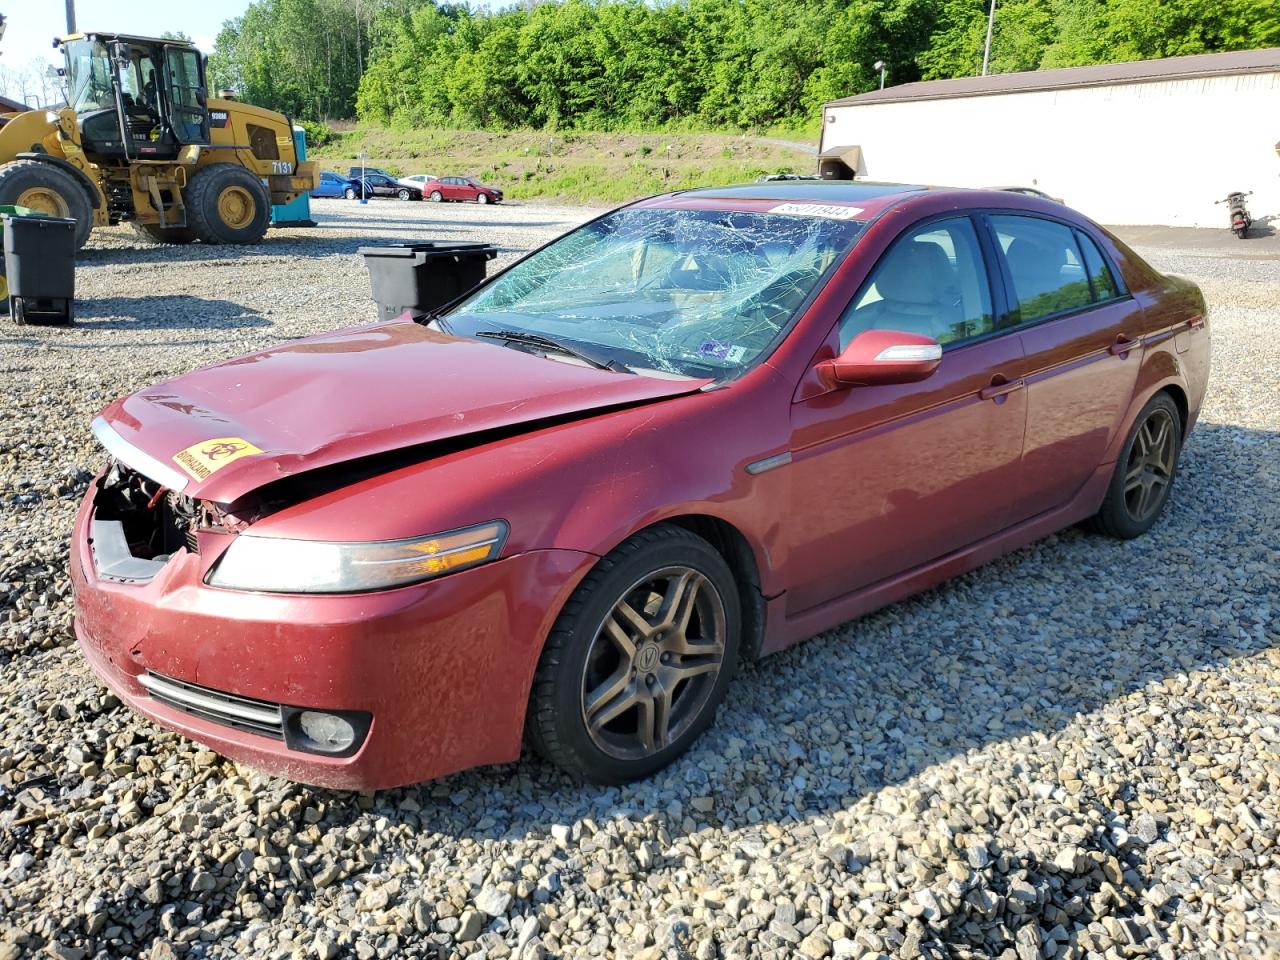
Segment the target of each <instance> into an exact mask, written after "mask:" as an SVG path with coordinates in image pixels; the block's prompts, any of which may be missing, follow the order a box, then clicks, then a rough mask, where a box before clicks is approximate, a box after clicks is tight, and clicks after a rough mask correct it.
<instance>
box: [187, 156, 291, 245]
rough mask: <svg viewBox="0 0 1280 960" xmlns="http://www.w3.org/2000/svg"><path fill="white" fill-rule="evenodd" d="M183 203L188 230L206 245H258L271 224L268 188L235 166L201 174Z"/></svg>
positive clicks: (215, 166) (194, 177)
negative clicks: (185, 208) (185, 206)
mask: <svg viewBox="0 0 1280 960" xmlns="http://www.w3.org/2000/svg"><path fill="white" fill-rule="evenodd" d="M183 199H184V201H185V202H186V205H187V225H188V229H189V230H190V231H191V233H192V235H193V236H194V237H195V238H196V239H199V240H202V241H203V242H205V243H237V244H239V243H258V242H259V241H261V240H262V238H263V236H264V235H265V234H266V232H267V226H268V224H270V222H271V194H269V193H268V192H267V188H266V185H265V184H263V182H262V181H261V180H259V179H258V178H257V177H255V176H254V175H253V174H252V173H250V172H249V171H248V170H246V169H244V167H237V166H235V165H234V164H230V163H215V164H213V165H212V166H208V167H204V168H203V169H200V170H197V171H196V172H195V173H194V174H193V175H192V177H191V181H190V182H189V183H188V184H187V190H186V193H185V195H184V197H183Z"/></svg>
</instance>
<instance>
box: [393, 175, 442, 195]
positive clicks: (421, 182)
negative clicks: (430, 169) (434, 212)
mask: <svg viewBox="0 0 1280 960" xmlns="http://www.w3.org/2000/svg"><path fill="white" fill-rule="evenodd" d="M435 179H436V178H435V177H433V176H432V175H431V174H429V173H415V174H414V175H413V176H412V177H396V183H399V184H401V185H403V186H406V187H417V188H418V189H419V190H421V191H422V193H423V195H424V196H425V195H426V192H427V191H426V186H425V184H426V183H427V182H428V181H431V180H435Z"/></svg>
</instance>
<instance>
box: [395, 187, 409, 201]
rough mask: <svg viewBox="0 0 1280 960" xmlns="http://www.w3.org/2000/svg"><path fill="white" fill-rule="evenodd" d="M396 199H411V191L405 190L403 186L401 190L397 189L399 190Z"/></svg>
mask: <svg viewBox="0 0 1280 960" xmlns="http://www.w3.org/2000/svg"><path fill="white" fill-rule="evenodd" d="M396 199H397V200H408V199H409V191H408V190H405V189H403V188H402V189H400V190H397V191H396Z"/></svg>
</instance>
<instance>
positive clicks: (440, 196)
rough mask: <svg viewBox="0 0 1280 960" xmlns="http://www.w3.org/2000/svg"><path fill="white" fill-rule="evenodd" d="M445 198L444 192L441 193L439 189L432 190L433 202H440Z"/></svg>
mask: <svg viewBox="0 0 1280 960" xmlns="http://www.w3.org/2000/svg"><path fill="white" fill-rule="evenodd" d="M443 199H444V194H443V193H441V192H440V191H439V190H432V191H431V202H432V203H439V202H440V201H441V200H443Z"/></svg>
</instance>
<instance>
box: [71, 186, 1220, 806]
mask: <svg viewBox="0 0 1280 960" xmlns="http://www.w3.org/2000/svg"><path fill="white" fill-rule="evenodd" d="M1208 371H1209V333H1208V327H1207V324H1206V319H1205V304H1204V300H1203V298H1202V297H1201V295H1200V292H1199V291H1198V290H1197V289H1196V287H1194V286H1193V285H1192V284H1190V283H1188V282H1186V281H1184V280H1180V279H1177V278H1174V277H1169V276H1164V275H1161V274H1160V273H1157V272H1156V271H1155V270H1154V269H1152V268H1151V267H1150V266H1148V265H1147V264H1146V263H1144V262H1143V261H1142V260H1141V259H1139V258H1138V257H1137V256H1135V255H1134V254H1133V253H1132V252H1131V251H1130V250H1128V249H1127V248H1126V247H1125V246H1124V245H1123V244H1121V243H1120V242H1118V241H1117V240H1116V239H1115V238H1113V237H1112V236H1111V235H1110V234H1109V233H1107V232H1106V231H1105V230H1103V229H1101V228H1099V227H1098V226H1096V225H1095V224H1093V223H1091V222H1090V221H1088V220H1086V219H1085V218H1084V217H1082V216H1080V215H1079V214H1076V213H1074V212H1072V211H1071V210H1069V209H1067V208H1065V207H1063V206H1061V205H1059V204H1055V203H1051V202H1048V201H1044V200H1039V199H1035V198H1030V197H1023V196H1018V195H1015V194H1011V193H1006V192H995V191H972V192H968V191H958V190H939V189H926V188H922V187H910V186H905V187H904V186H886V185H877V184H869V183H858V184H850V183H843V184H842V183H834V182H805V181H799V182H791V183H769V184H761V185H755V186H749V187H738V188H723V189H706V190H695V191H689V192H685V193H678V194H670V195H666V196H661V197H656V198H653V199H650V200H646V201H643V202H640V203H636V204H633V205H631V206H628V207H624V208H622V209H620V210H617V211H614V212H612V213H609V214H606V215H604V216H602V217H600V218H599V219H596V220H594V221H592V222H591V223H588V224H586V225H585V226H583V227H581V228H579V229H577V230H575V231H573V232H572V233H569V234H568V235H566V236H564V237H562V238H561V239H559V240H557V241H555V242H554V243H552V244H550V245H548V246H546V247H544V248H542V249H541V250H539V251H536V252H535V253H533V254H532V255H530V256H528V257H526V258H525V259H524V260H522V261H520V262H519V263H517V264H516V265H515V266H513V267H510V268H509V269H507V270H506V271H505V272H502V273H500V274H498V275H497V276H495V277H493V278H490V279H489V280H488V281H486V282H485V283H484V284H483V285H482V286H481V287H479V288H478V289H477V290H476V291H474V292H473V293H471V294H470V295H468V296H467V297H466V298H465V299H463V300H461V301H460V302H457V303H456V304H455V305H453V306H452V307H450V308H448V309H446V310H445V311H443V312H441V313H439V314H436V315H434V316H430V317H425V318H422V319H421V321H419V322H414V321H411V320H409V319H407V318H406V319H400V320H397V321H393V322H390V323H382V324H375V325H373V326H368V327H361V328H358V329H347V330H340V331H337V332H334V333H330V334H327V335H323V336H318V337H312V338H310V339H306V340H301V341H297V342H291V343H287V344H284V345H282V346H279V347H277V348H275V349H271V350H266V351H263V352H261V353H255V354H250V355H248V356H245V357H241V358H239V359H235V360H230V361H227V362H225V363H221V364H218V365H216V366H213V367H209V368H207V369H204V370H199V371H196V372H194V373H190V374H186V375H184V376H180V377H178V378H176V379H173V380H170V381H168V382H165V383H162V384H159V385H157V386H155V387H150V388H147V389H144V390H141V391H139V392H138V393H135V394H133V395H132V396H129V397H126V398H124V399H122V400H117V401H115V402H114V403H112V404H110V405H109V406H108V407H106V409H104V410H103V411H102V413H101V415H100V416H99V418H98V419H97V420H95V421H94V432H95V433H96V434H97V436H98V438H99V439H100V440H101V441H102V443H103V445H104V446H105V447H106V449H107V451H108V452H109V454H110V460H109V462H108V466H107V467H106V469H104V471H103V472H102V473H101V474H100V475H99V476H98V478H97V480H96V481H95V482H94V483H93V484H92V485H91V489H90V492H89V494H88V496H87V497H86V499H85V501H84V504H83V506H82V507H81V509H80V513H79V517H78V520H77V522H76V529H75V536H74V541H73V546H72V557H71V561H72V578H73V583H74V588H75V596H76V631H77V634H78V636H79V639H80V644H81V647H82V649H83V651H84V653H85V655H86V656H87V658H88V659H89V661H90V663H91V664H92V665H93V667H94V669H95V670H96V671H97V672H98V674H99V675H100V676H101V677H102V678H103V679H104V680H105V681H106V682H107V684H108V685H109V686H110V687H111V688H112V689H113V690H114V691H115V692H116V693H117V694H118V695H119V696H120V697H121V698H122V699H123V700H125V701H126V702H127V703H129V704H130V705H131V706H132V707H133V708H134V709H136V710H138V711H139V712H141V713H143V714H145V715H147V716H148V717H151V718H153V719H154V720H156V721H157V722H159V723H161V724H163V725H165V726H168V727H171V728H173V729H176V730H179V731H181V732H183V733H185V734H187V735H188V736H191V737H193V738H195V739H197V740H199V741H201V742H203V743H206V744H208V745H210V746H211V747H213V748H214V749H216V750H218V751H220V752H221V753H224V754H226V755H228V756H231V757H235V758H237V759H241V760H245V761H248V762H250V763H252V764H255V765H257V766H259V767H262V768H264V769H266V770H270V771H274V772H276V773H279V774H281V775H284V776H287V777H291V778H295V779H299V780H304V781H308V782H312V783H317V784H324V785H328V786H332V787H339V788H351V789H355V788H360V789H368V788H378V787H386V786H390V785H393V784H403V783H408V782H413V781H419V780H422V779H425V778H429V777H438V776H441V775H443V774H447V773H449V772H451V771H455V770H459V769H462V768H465V767H470V766H474V765H476V764H487V763H498V762H506V761H512V760H515V759H516V758H517V757H518V755H519V753H520V745H521V742H522V737H523V735H524V734H525V733H526V731H527V733H528V735H529V737H530V739H531V741H532V742H533V744H534V745H535V746H536V747H537V749H538V751H539V752H540V753H541V754H542V755H543V756H545V757H547V758H549V759H550V760H552V761H554V762H555V763H557V764H559V765H561V766H562V767H564V768H565V769H566V770H568V771H570V772H571V773H573V774H574V775H577V776H581V777H584V778H590V779H593V780H598V781H606V782H619V781H625V780H629V779H632V778H635V777H640V776H644V775H646V774H648V773H651V772H652V771H654V770H656V769H658V768H659V767H661V766H663V765H664V764H666V763H669V762H670V761H671V760H673V759H674V758H675V757H677V756H678V755H679V754H680V753H681V752H682V751H683V750H685V749H686V748H687V747H688V746H689V744H690V743H691V742H692V741H693V740H694V738H696V737H697V736H698V734H699V732H700V731H702V730H703V729H704V728H705V727H706V726H707V725H708V724H710V723H711V721H712V718H713V715H714V713H715V710H716V707H717V705H718V704H719V703H720V702H721V700H722V699H723V698H724V697H725V695H726V691H727V690H728V688H729V682H730V678H731V677H732V676H733V673H734V671H735V668H736V666H737V665H738V663H739V662H741V661H743V660H747V659H753V658H756V657H760V656H762V655H764V654H768V653H772V652H773V651H776V650H780V649H782V648H783V647H786V646H788V645H790V644H792V643H795V642H796V641H798V640H801V639H803V638H805V637H808V636H810V635H812V634H814V633H816V632H818V631H821V630H824V629H827V628H829V627H831V626H833V625H835V624H838V623H841V622H842V621H845V620H848V619H849V618H851V617H856V616H859V615H860V614H863V613H866V612H867V611H869V610H873V609H875V608H877V607H880V606H883V605H884V604H887V603H892V602H893V601H896V600H899V599H901V598H903V597H906V596H907V595H909V594H911V593H914V592H916V591H918V590H922V589H924V588H926V587H929V586H932V585H934V584H936V583H938V582H939V581H942V580H944V579H946V578H948V577H951V576H954V575H956V574H958V573H961V572H964V571H966V570H971V569H973V568H974V567H976V566H978V565H980V564H982V563H985V562H986V561H988V560H990V559H992V558H993V557H996V556H999V555H1000V554H1003V553H1005V552H1007V551H1009V550H1012V549H1014V548H1016V547H1019V546H1022V545H1024V544H1027V543H1030V542H1032V541H1033V540H1036V539H1037V538H1040V537H1043V536H1045V535H1046V534H1048V533H1051V532H1052V531H1055V530H1058V529H1061V528H1063V527H1065V526H1068V525H1070V524H1074V523H1077V522H1080V521H1084V520H1090V521H1091V523H1092V524H1093V526H1094V527H1095V528H1097V529H1099V530H1101V531H1103V532H1105V533H1109V534H1111V535H1114V536H1119V537H1132V536H1136V535H1138V534H1141V533H1143V532H1144V531H1145V530H1147V529H1148V528H1149V527H1150V526H1151V525H1152V524H1153V523H1155V522H1156V519H1157V518H1158V517H1159V516H1160V513H1161V511H1162V510H1163V508H1164V507H1165V505H1166V503H1167V502H1168V499H1169V495H1170V490H1171V487H1172V485H1173V480H1174V474H1175V471H1176V468H1177V461H1178V454H1179V451H1180V449H1181V447H1182V444H1183V442H1184V440H1185V439H1186V437H1187V435H1188V432H1189V431H1190V430H1191V428H1192V426H1193V424H1194V423H1195V420H1196V416H1197V414H1198V412H1199V410H1200V404H1201V401H1202V399H1203V397H1204V393H1205V386H1206V381H1207V379H1208Z"/></svg>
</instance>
